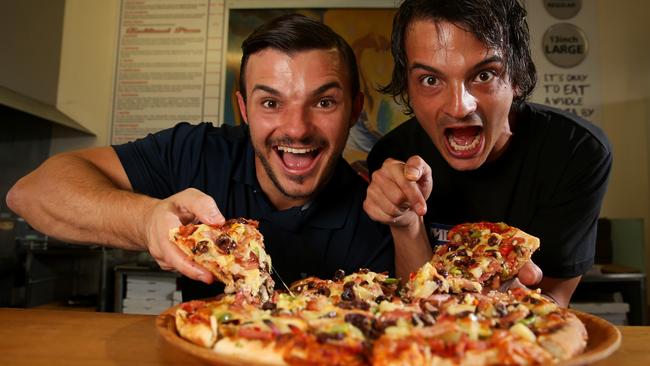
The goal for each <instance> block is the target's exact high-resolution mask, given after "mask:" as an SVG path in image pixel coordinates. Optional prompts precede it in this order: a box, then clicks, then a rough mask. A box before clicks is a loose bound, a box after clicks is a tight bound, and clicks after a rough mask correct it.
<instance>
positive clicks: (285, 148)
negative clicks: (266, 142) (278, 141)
mask: <svg viewBox="0 0 650 366" xmlns="http://www.w3.org/2000/svg"><path fill="white" fill-rule="evenodd" d="M278 150H279V151H284V152H288V153H291V154H307V153H310V152H312V151H315V150H316V148H315V147H307V148H302V149H296V148H293V147H288V146H278Z"/></svg>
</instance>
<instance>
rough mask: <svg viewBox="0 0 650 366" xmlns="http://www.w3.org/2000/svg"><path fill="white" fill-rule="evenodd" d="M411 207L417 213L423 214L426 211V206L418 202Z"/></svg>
mask: <svg viewBox="0 0 650 366" xmlns="http://www.w3.org/2000/svg"><path fill="white" fill-rule="evenodd" d="M413 209H414V210H415V212H416V213H417V214H418V215H424V214H425V213H427V206H426V205H423V204H421V203H419V202H418V203H416V204H415V206H413Z"/></svg>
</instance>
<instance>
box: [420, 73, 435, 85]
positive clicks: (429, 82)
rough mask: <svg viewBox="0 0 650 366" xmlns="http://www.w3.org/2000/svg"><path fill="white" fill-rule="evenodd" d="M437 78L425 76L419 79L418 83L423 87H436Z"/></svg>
mask: <svg viewBox="0 0 650 366" xmlns="http://www.w3.org/2000/svg"><path fill="white" fill-rule="evenodd" d="M438 82H439V81H438V78H437V77H435V76H431V75H426V76H423V77H421V78H420V83H421V84H422V85H423V86H436V85H438Z"/></svg>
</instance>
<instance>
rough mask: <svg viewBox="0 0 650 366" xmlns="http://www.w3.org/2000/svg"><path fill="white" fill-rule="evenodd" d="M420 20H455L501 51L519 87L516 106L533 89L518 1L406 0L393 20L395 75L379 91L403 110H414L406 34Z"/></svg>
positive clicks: (522, 11)
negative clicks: (411, 102)
mask: <svg viewBox="0 0 650 366" xmlns="http://www.w3.org/2000/svg"><path fill="white" fill-rule="evenodd" d="M416 20H433V21H434V22H440V21H447V22H450V23H453V24H455V25H457V26H459V27H461V28H462V29H464V30H466V31H468V32H470V33H472V34H473V35H474V36H475V37H476V39H478V40H479V41H481V42H483V43H484V44H486V45H487V46H488V47H490V48H493V49H496V50H499V51H501V52H502V54H503V55H504V58H505V67H506V72H507V73H508V76H509V77H510V81H511V83H512V85H513V87H514V88H515V89H516V91H517V93H516V95H515V98H514V100H513V107H518V106H519V105H521V103H523V102H524V101H525V100H526V99H527V98H528V96H530V94H531V93H532V92H533V89H534V88H535V84H536V83H537V73H536V71H535V64H534V63H533V60H532V57H531V54H530V36H529V33H528V24H527V23H526V10H525V9H524V8H523V7H522V6H521V4H519V2H518V0H405V1H404V2H403V3H402V5H401V6H400V7H399V9H398V11H397V13H396V14H395V17H394V18H393V33H392V48H391V51H392V54H393V61H394V66H393V76H392V79H391V81H390V83H389V84H388V85H386V86H383V87H381V88H380V89H379V91H380V92H382V93H385V94H389V95H392V96H393V98H394V99H395V101H396V102H397V103H399V104H401V105H402V106H403V107H404V112H405V113H407V114H413V109H412V108H411V104H410V101H409V97H408V93H407V82H408V80H407V78H408V70H407V65H408V60H407V57H406V50H405V36H406V32H407V30H408V27H409V26H410V25H411V23H413V22H414V21H416Z"/></svg>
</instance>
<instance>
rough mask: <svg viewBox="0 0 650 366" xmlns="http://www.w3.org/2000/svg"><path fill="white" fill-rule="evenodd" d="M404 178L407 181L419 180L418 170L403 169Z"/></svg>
mask: <svg viewBox="0 0 650 366" xmlns="http://www.w3.org/2000/svg"><path fill="white" fill-rule="evenodd" d="M404 176H405V177H406V179H409V180H418V179H419V178H420V170H419V169H416V168H413V167H409V166H407V167H405V168H404Z"/></svg>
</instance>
